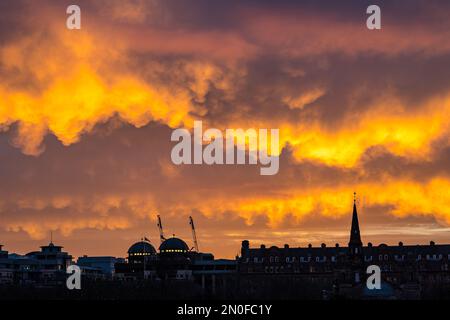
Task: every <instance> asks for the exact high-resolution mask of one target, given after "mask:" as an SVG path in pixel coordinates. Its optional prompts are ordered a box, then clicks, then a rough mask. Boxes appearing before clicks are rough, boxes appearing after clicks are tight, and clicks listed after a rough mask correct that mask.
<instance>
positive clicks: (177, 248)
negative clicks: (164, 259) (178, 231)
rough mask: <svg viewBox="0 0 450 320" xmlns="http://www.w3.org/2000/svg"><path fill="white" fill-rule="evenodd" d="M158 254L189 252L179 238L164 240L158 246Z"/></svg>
mask: <svg viewBox="0 0 450 320" xmlns="http://www.w3.org/2000/svg"><path fill="white" fill-rule="evenodd" d="M159 251H160V252H187V251H189V247H188V245H187V244H186V242H184V241H183V240H181V239H179V238H175V237H173V238H170V239H167V240H165V241H164V242H163V243H161V245H160V246H159Z"/></svg>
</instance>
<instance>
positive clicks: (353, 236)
mask: <svg viewBox="0 0 450 320" xmlns="http://www.w3.org/2000/svg"><path fill="white" fill-rule="evenodd" d="M348 246H349V247H362V242H361V235H360V233H359V222H358V212H357V210H356V192H354V193H353V215H352V228H351V230H350V242H349V243H348Z"/></svg>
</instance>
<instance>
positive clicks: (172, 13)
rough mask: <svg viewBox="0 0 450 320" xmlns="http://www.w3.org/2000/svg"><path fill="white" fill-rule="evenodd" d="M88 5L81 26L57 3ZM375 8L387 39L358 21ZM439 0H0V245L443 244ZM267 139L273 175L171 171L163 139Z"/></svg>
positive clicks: (449, 12) (253, 170) (448, 55)
mask: <svg viewBox="0 0 450 320" xmlns="http://www.w3.org/2000/svg"><path fill="white" fill-rule="evenodd" d="M70 4H77V5H79V6H80V8H81V23H82V24H81V26H82V27H81V30H68V29H67V28H66V19H67V16H68V15H67V14H66V8H67V6H68V5H70ZM370 4H378V5H379V6H380V7H381V10H382V29H381V30H368V29H367V28H366V19H367V17H368V15H367V14H366V8H367V6H368V5H370ZM449 16H450V2H449V1H446V0H443V1H434V0H429V1H425V0H424V1H419V0H408V1H402V0H397V1H364V0H355V1H349V0H346V1H335V0H334V1H331V0H330V1H324V0H320V1H317V0H314V1H313V0H310V1H300V0H295V1H294V0H293V1H274V0H272V1H268V0H267V1H265V0H246V1H237V0H226V1H225V0H224V1H211V0H195V1H194V0H192V1H187V0H159V1H158V0H148V1H144V0H142V1H141V0H135V1H120V0H95V1H93V0H89V1H88V0H75V1H74V0H71V1H65V0H53V1H51V0H39V1H34V0H28V1H27V0H2V1H0V243H1V244H4V245H5V249H6V250H8V251H10V252H17V253H27V252H29V251H33V250H37V248H38V247H39V246H41V245H45V244H47V243H48V242H49V238H50V231H53V238H54V242H55V243H57V244H58V245H62V246H64V247H65V250H67V251H69V252H70V253H71V254H73V255H74V256H75V257H77V256H80V255H83V254H87V255H114V256H125V255H126V251H127V249H128V247H129V246H130V245H131V244H132V243H133V242H136V241H138V240H139V239H140V238H141V237H143V236H146V237H147V238H149V239H150V240H151V241H152V243H153V244H154V245H155V246H157V245H158V244H159V238H158V230H157V227H156V221H155V218H156V214H160V215H161V217H162V219H163V226H164V229H165V233H166V235H172V234H176V236H178V237H181V238H183V239H184V240H186V242H187V243H188V244H189V246H193V241H192V240H191V231H190V229H189V224H188V217H189V215H192V216H193V218H194V220H195V224H196V227H197V236H198V239H199V246H200V249H201V251H206V252H212V253H214V254H215V256H216V257H228V258H231V257H234V256H235V255H236V254H237V253H238V251H239V249H240V243H241V241H242V240H244V239H248V240H250V243H251V245H253V246H259V245H260V244H261V243H265V244H266V245H272V244H273V245H278V246H282V245H283V244H284V243H289V244H290V245H291V246H306V245H308V243H312V244H313V245H314V246H319V245H320V244H321V243H322V242H325V243H327V244H328V245H334V243H336V242H338V243H340V244H341V245H346V244H347V242H348V234H349V228H350V221H351V212H352V211H351V210H352V201H353V192H354V191H355V192H357V194H358V208H359V215H360V217H359V221H360V224H361V234H362V240H363V242H364V243H365V244H366V243H367V242H369V241H370V242H372V243H374V244H379V243H382V242H384V243H387V244H396V243H397V242H398V241H403V242H404V243H405V244H420V243H428V242H429V241H430V240H434V241H436V242H437V243H450V19H449ZM194 120H202V121H203V125H204V126H205V127H208V128H212V127H213V128H218V129H220V130H225V129H226V128H244V129H246V128H279V129H280V152H281V154H280V169H279V172H278V174H277V175H273V176H261V175H260V172H259V166H248V165H240V166H237V165H223V166H219V165H216V166H207V165H196V166H194V165H184V166H176V165H174V164H172V162H171V158H170V152H171V149H172V147H173V146H174V144H175V143H174V142H171V141H170V135H171V133H172V131H173V130H174V129H176V128H181V127H185V128H188V129H191V128H192V126H193V121H194Z"/></svg>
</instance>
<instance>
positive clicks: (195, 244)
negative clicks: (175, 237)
mask: <svg viewBox="0 0 450 320" xmlns="http://www.w3.org/2000/svg"><path fill="white" fill-rule="evenodd" d="M189 224H190V225H191V229H192V238H193V239H194V248H195V251H197V252H199V250H198V243H197V235H196V234H195V226H194V219H192V217H191V216H189Z"/></svg>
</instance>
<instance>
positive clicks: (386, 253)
mask: <svg viewBox="0 0 450 320" xmlns="http://www.w3.org/2000/svg"><path fill="white" fill-rule="evenodd" d="M349 238H350V239H349V243H348V247H340V246H339V245H338V244H336V245H335V246H333V247H327V246H326V245H325V244H322V245H321V246H320V247H312V246H311V245H308V247H305V248H300V247H298V248H291V247H289V245H287V244H286V245H285V246H284V247H283V248H278V247H276V246H271V247H268V248H267V247H266V246H265V245H261V247H260V248H251V247H250V243H249V241H248V240H244V241H242V248H241V256H240V257H239V258H238V272H239V277H240V282H241V288H243V289H244V290H248V292H252V290H253V291H255V290H256V291H257V290H260V286H261V284H262V283H264V282H267V283H271V285H272V284H273V282H274V281H275V282H276V281H279V282H282V281H283V280H282V279H285V278H286V277H288V278H289V279H290V283H291V284H295V283H296V281H300V282H302V283H304V282H305V281H306V282H308V283H309V284H313V285H317V287H318V288H334V290H335V292H333V293H332V294H335V295H339V294H342V293H343V292H344V293H343V294H344V295H346V296H350V297H359V298H361V297H365V296H367V298H370V296H371V295H374V296H375V297H376V295H377V294H378V295H379V294H381V291H378V292H374V291H370V292H368V291H367V288H366V286H365V279H366V278H367V274H366V269H367V267H368V266H369V265H377V266H379V267H380V269H381V271H382V273H381V274H382V279H383V281H384V282H385V283H386V286H385V287H384V288H388V287H391V288H395V290H397V292H395V294H393V295H395V297H405V295H409V296H410V297H417V296H418V295H420V293H425V292H426V291H427V290H428V289H429V288H433V287H437V286H446V288H448V290H450V270H449V265H450V245H436V244H435V243H434V242H430V244H429V245H403V243H402V242H400V243H399V245H398V246H388V245H386V244H380V245H379V246H373V245H372V244H371V243H368V245H367V246H363V243H362V241H361V235H360V229H359V221H358V213H357V208H356V199H355V201H354V203H353V214H352V224H351V229H350V237H349ZM258 288H259V289H258ZM355 288H356V289H358V290H353V289H355ZM355 292H356V293H355ZM392 292H394V289H393V290H387V289H386V290H385V294H386V295H390V294H391V293H392ZM369 293H370V294H369Z"/></svg>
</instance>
